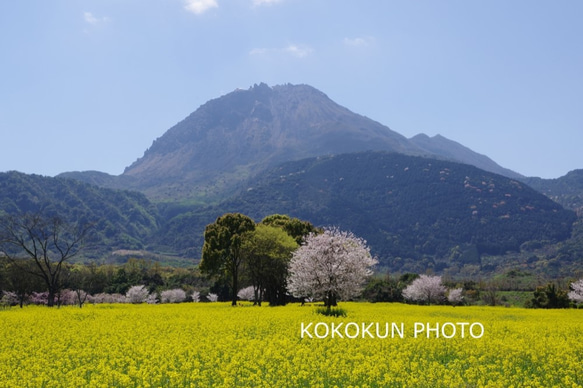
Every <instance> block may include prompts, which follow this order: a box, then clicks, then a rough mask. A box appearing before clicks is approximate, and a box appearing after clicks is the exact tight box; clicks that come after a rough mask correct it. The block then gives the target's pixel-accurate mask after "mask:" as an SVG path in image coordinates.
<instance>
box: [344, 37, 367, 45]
mask: <svg viewBox="0 0 583 388" xmlns="http://www.w3.org/2000/svg"><path fill="white" fill-rule="evenodd" d="M373 42H374V38H372V37H370V36H367V37H358V38H344V44H345V45H347V46H351V47H367V46H370V45H371V44H373Z"/></svg>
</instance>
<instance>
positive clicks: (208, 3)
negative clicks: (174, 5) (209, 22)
mask: <svg viewBox="0 0 583 388" xmlns="http://www.w3.org/2000/svg"><path fill="white" fill-rule="evenodd" d="M218 6H219V3H217V0H185V5H184V9H186V10H187V11H188V12H192V13H194V14H195V15H200V14H202V13H204V12H206V11H208V10H209V9H211V8H218Z"/></svg>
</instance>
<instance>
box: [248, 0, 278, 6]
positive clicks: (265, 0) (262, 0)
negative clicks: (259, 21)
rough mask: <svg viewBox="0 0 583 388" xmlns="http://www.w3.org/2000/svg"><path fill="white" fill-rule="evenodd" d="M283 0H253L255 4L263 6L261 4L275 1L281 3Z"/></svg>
mask: <svg viewBox="0 0 583 388" xmlns="http://www.w3.org/2000/svg"><path fill="white" fill-rule="evenodd" d="M281 1H282V0H253V5H254V6H261V5H272V4H275V3H281Z"/></svg>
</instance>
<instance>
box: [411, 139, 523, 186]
mask: <svg viewBox="0 0 583 388" xmlns="http://www.w3.org/2000/svg"><path fill="white" fill-rule="evenodd" d="M409 141H411V142H412V143H413V144H415V145H416V146H417V147H419V148H421V149H422V150H424V151H426V153H427V155H428V156H431V157H441V158H444V159H447V160H452V161H457V162H461V163H465V164H470V165H472V166H475V167H478V168H481V169H482V170H486V171H490V172H493V173H496V174H500V175H504V176H506V177H508V178H513V179H522V178H524V176H522V175H521V174H518V173H516V172H514V171H512V170H509V169H507V168H504V167H501V166H500V165H499V164H497V163H496V162H494V161H493V160H492V159H490V158H489V157H487V156H485V155H482V154H479V153H477V152H474V151H472V150H471V149H469V148H467V147H465V146H463V145H461V144H460V143H458V142H455V141H453V140H449V139H447V138H445V137H443V136H441V135H436V136H433V137H429V136H427V135H426V134H424V133H421V134H419V135H416V136H414V137H412V138H411V139H409Z"/></svg>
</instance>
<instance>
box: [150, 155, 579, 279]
mask: <svg viewBox="0 0 583 388" xmlns="http://www.w3.org/2000/svg"><path fill="white" fill-rule="evenodd" d="M226 212H241V213H244V214H247V215H249V216H251V217H252V218H254V219H256V220H260V219H261V218H263V217H265V216H267V215H270V214H275V213H282V214H288V215H290V216H292V217H298V218H300V219H305V220H309V221H311V222H312V223H313V224H315V225H318V226H338V227H340V228H341V229H345V230H351V231H352V232H354V233H355V234H357V235H359V236H361V237H363V238H365V239H366V240H367V241H368V242H369V244H370V246H371V247H372V251H373V253H374V254H376V255H378V257H379V259H380V262H381V264H382V265H383V266H386V267H388V268H389V269H390V270H392V271H402V270H408V271H421V272H424V271H426V270H427V269H428V268H432V269H434V270H435V271H441V270H443V269H445V268H448V267H451V266H455V265H460V266H463V265H465V264H472V265H478V266H481V265H483V264H485V263H482V261H481V260H482V259H481V258H482V257H484V256H485V255H499V254H504V253H505V252H507V251H519V250H520V249H521V245H523V244H525V243H529V242H532V241H537V242H538V243H539V245H540V244H548V243H551V242H558V241H564V240H566V239H568V238H569V237H570V235H571V228H572V224H573V222H574V221H575V219H576V216H575V214H574V213H573V212H572V211H568V210H564V209H563V208H562V207H561V206H560V205H558V204H556V203H555V202H553V201H551V200H550V199H549V198H547V197H545V196H544V195H542V194H540V193H538V192H536V191H535V190H533V189H531V188H530V187H528V186H527V185H525V184H523V183H521V182H518V181H517V180H513V179H509V178H506V177H504V176H501V175H497V174H493V173H490V172H486V171H484V170H480V169H478V168H476V167H473V166H469V165H465V164H460V163H454V162H450V161H445V160H435V159H428V158H423V157H416V156H408V155H403V154H398V153H387V152H362V153H352V154H342V155H335V156H326V157H316V158H308V159H304V160H301V161H294V162H287V163H284V164H282V165H280V166H279V167H277V168H275V169H272V170H269V171H268V172H264V173H262V174H259V175H258V176H257V177H256V179H254V180H253V181H250V182H249V186H248V187H246V188H244V189H243V190H242V191H240V192H239V193H238V194H237V195H235V196H234V197H232V198H231V199H229V200H227V201H224V202H222V203H220V204H219V205H216V206H214V207H211V208H208V207H207V208H202V209H199V210H197V211H193V212H191V213H187V214H181V215H180V216H178V217H175V218H173V219H172V220H170V221H169V222H168V223H167V224H166V225H165V226H164V227H163V228H162V230H161V231H160V234H159V235H158V238H159V239H158V241H157V243H158V244H160V245H162V246H163V245H174V246H175V247H176V248H180V247H181V248H183V249H192V247H198V249H200V247H201V246H202V231H203V230H204V226H205V225H206V224H208V223H210V222H213V221H214V219H216V217H217V216H219V215H222V214H224V213H226ZM185 230H186V231H188V233H187V234H182V235H180V234H179V233H178V232H179V231H185ZM179 239H183V240H179ZM191 253H192V254H195V255H196V251H191Z"/></svg>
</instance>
